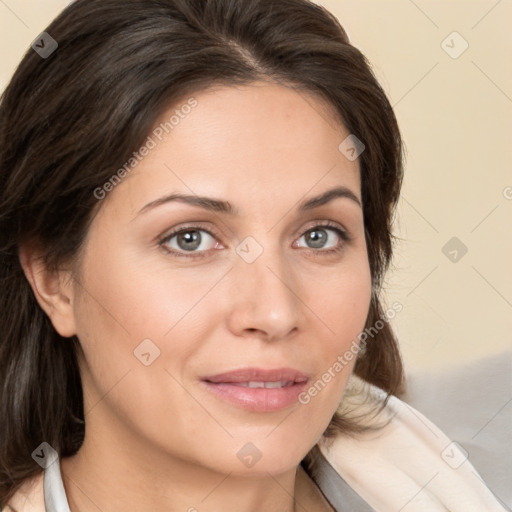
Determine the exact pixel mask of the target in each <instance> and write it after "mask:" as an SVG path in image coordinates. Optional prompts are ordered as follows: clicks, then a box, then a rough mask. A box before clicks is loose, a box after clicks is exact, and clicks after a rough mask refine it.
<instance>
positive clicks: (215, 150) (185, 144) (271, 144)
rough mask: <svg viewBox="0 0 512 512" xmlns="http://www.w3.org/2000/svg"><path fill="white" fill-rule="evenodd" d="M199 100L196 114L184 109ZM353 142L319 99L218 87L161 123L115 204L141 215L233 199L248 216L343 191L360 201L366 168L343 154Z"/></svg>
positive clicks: (262, 87) (268, 87) (271, 87)
mask: <svg viewBox="0 0 512 512" xmlns="http://www.w3.org/2000/svg"><path fill="white" fill-rule="evenodd" d="M191 98H193V100H194V105H195V106H194V107H193V108H186V109H185V108H182V107H183V105H186V104H191V102H190V101H188V100H190V99H191ZM171 120H172V122H171ZM348 135H349V133H348V131H347V130H346V128H345V127H344V126H343V125H342V124H341V123H340V122H339V121H337V119H336V116H335V115H334V113H333V108H332V107H331V106H330V105H328V104H327V102H326V101H325V100H323V99H321V98H319V97H317V96H316V95H312V94H310V93H306V92H304V91H298V90H296V89H292V88H288V87H284V86H281V85H276V84H268V83H256V84H251V85H245V86H216V87H214V88H210V89H207V90H205V91H202V92H199V93H196V94H192V95H191V97H188V98H186V97H185V98H184V99H183V100H181V102H177V103H175V104H174V105H173V107H172V108H170V109H168V110H167V111H165V112H164V113H163V114H162V115H161V116H160V118H159V119H158V120H157V122H156V124H155V126H154V128H153V130H152V132H151V133H150V134H149V136H150V137H151V139H152V141H153V142H154V147H152V149H151V150H150V151H149V153H148V154H147V155H146V156H144V158H143V159H141V161H140V162H139V163H137V166H136V167H135V168H134V169H133V170H132V171H130V173H129V176H128V178H129V179H126V180H124V181H125V183H122V184H121V185H120V186H118V187H116V190H115V191H114V192H113V193H112V195H113V196H116V197H115V198H114V197H112V199H114V200H121V196H122V199H123V202H125V204H127V205H130V208H131V210H132V211H133V210H136V209H137V210H138V209H140V208H141V207H142V206H144V204H145V203H146V202H149V201H152V200H154V199H155V198H156V195H157V194H158V195H161V194H163V193H164V192H168V193H169V192H182V193H187V194H198V195H208V196H216V197H224V198H229V199H230V200H231V201H232V202H233V203H236V204H237V206H240V208H241V209H243V206H244V204H248V205H249V204H250V203H251V202H257V203H259V205H260V207H265V206H268V207H273V206H274V205H275V203H276V201H277V202H283V201H284V202H290V201H294V202H295V201H297V200H299V199H300V198H301V197H304V196H306V195H318V193H320V192H322V191H324V190H326V189H328V188H330V187H332V186H336V185H344V186H347V187H350V188H351V189H352V190H353V191H354V192H355V194H356V195H358V196H359V197H360V194H359V189H360V176H359V164H358V161H357V160H356V161H351V160H349V159H347V158H346V157H345V156H344V154H343V153H342V152H341V151H340V150H339V146H340V143H341V142H342V141H343V140H344V139H345V138H346V137H347V136H348ZM160 139H161V140H160ZM152 146H153V144H152ZM308 191H310V192H311V193H310V194H308ZM237 198H238V201H237V200H236V199H237Z"/></svg>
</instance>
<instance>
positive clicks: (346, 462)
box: [2, 376, 510, 512]
mask: <svg viewBox="0 0 512 512" xmlns="http://www.w3.org/2000/svg"><path fill="white" fill-rule="evenodd" d="M384 397H385V393H384V392H383V391H382V390H380V389H379V388H376V387H375V386H369V385H367V384H365V383H363V381H361V380H360V379H358V378H357V377H355V376H354V377H353V378H351V383H350V385H349V387H348V388H347V391H346V393H345V396H344V399H343V401H342V404H341V405H340V412H342V413H343V414H344V416H346V417H350V416H352V417H353V416H355V415H361V414H363V415H364V416H365V424H367V425H368V426H371V427H379V426H380V427H381V428H379V429H377V430H373V431H368V432H365V433H363V434H357V435H355V436H349V435H346V434H337V435H336V436H335V437H332V438H326V437H324V436H322V437H321V438H320V440H319V441H318V443H317V444H316V446H315V447H314V448H313V450H311V452H310V454H308V457H306V458H305V459H304V461H303V463H302V465H303V467H304V469H305V470H306V472H307V473H308V474H309V475H310V477H311V478H312V480H313V481H314V482H315V483H316V485H317V486H318V487H319V488H320V490H321V492H322V493H323V495H324V496H325V497H326V499H327V500H328V501H329V503H330V504H331V506H332V507H333V508H334V509H335V510H336V512H398V511H403V512H510V509H509V508H507V506H506V505H505V504H502V503H501V502H500V500H499V498H498V497H496V496H494V494H493V493H492V492H491V491H490V489H489V488H488V487H487V486H486V485H485V483H484V482H483V481H482V479H481V478H480V476H479V475H478V473H477V472H476V470H475V468H474V467H473V466H472V464H471V463H470V462H469V460H468V458H467V455H466V453H465V451H464V449H463V448H462V447H459V446H458V445H457V444H456V443H453V442H452V441H451V440H450V439H449V438H447V437H446V435H445V434H444V433H443V432H441V431H440V430H439V429H438V428H437V427H436V426H435V425H434V424H433V423H432V422H431V421H429V420H428V419H427V418H425V416H423V415H422V414H421V413H420V412H419V411H417V410H416V409H414V408H412V407H411V406H409V405H407V404H406V403H405V402H403V401H401V400H400V399H398V398H396V397H391V398H390V399H389V401H388V402H387V404H386V406H385V407H384V409H383V410H382V412H380V414H378V415H376V414H375V411H376V408H377V406H378V404H379V403H380V402H382V400H383V398H384ZM383 425H384V426H383ZM469 456H470V454H469ZM41 490H44V495H43V498H44V504H45V507H46V512H70V509H69V505H68V502H67V498H66V494H65V489H64V485H63V483H62V478H61V472H60V461H59V459H57V460H56V461H55V462H54V463H53V464H51V465H50V466H49V467H47V468H46V469H45V470H44V476H43V478H42V479H40V480H39V483H38V484H37V485H36V486H35V487H32V488H31V490H30V493H28V495H27V494H25V496H27V500H26V501H24V497H23V493H20V492H18V493H17V494H16V495H15V496H14V497H13V499H12V500H11V502H10V503H11V506H12V507H13V509H14V510H15V511H16V512H42V511H43V510H44V509H43V508H42V507H41V506H40V505H39V506H38V503H40V501H39V502H38V492H39V496H40V495H41V494H43V493H42V492H41ZM20 491H21V490H20ZM4 510H5V512H7V511H9V509H8V508H5V509H4ZM2 512H4V511H2ZM9 512H10V511H9ZM312 512H313V511H312Z"/></svg>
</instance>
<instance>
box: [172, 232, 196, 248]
mask: <svg viewBox="0 0 512 512" xmlns="http://www.w3.org/2000/svg"><path fill="white" fill-rule="evenodd" d="M191 233H192V234H191ZM182 241H184V242H186V244H185V245H184V246H183V247H182V246H181V244H180V242H182ZM178 244H179V245H180V248H182V249H185V250H193V249H197V247H199V246H200V245H201V235H199V234H198V232H197V231H185V232H184V233H181V234H180V235H179V236H178Z"/></svg>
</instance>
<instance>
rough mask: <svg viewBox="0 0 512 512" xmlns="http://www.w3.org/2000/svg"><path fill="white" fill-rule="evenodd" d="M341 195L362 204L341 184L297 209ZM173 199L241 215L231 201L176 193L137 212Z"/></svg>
mask: <svg viewBox="0 0 512 512" xmlns="http://www.w3.org/2000/svg"><path fill="white" fill-rule="evenodd" d="M339 197H343V198H346V199H350V200H351V201H354V202H355V203H357V204H358V205H359V206H360V207H361V206H362V205H361V201H360V200H359V199H358V197H357V196H356V195H355V194H354V193H353V192H352V191H351V190H350V189H349V188H347V187H343V186H340V187H336V188H333V189H330V190H327V191H326V192H323V193H322V194H320V195H319V196H316V197H312V198H310V199H307V200H306V201H303V202H302V203H300V205H299V206H298V208H297V209H298V211H299V213H303V212H306V211H309V210H313V209H314V208H319V207H320V206H323V205H324V204H327V203H329V202H330V201H332V200H333V199H337V198H339ZM172 201H178V202H181V203H185V204H190V205H193V206H198V207H200V208H203V209H205V210H209V211H212V212H216V213H223V214H225V215H231V216H235V215H239V211H238V209H237V208H235V207H234V206H233V205H232V204H231V203H230V202H229V201H223V200H221V199H215V198H212V197H204V196H197V195H187V194H178V193H174V194H169V195H166V196H163V197H160V198H159V199H155V200H154V201H151V202H150V203H148V204H146V205H145V206H144V207H143V208H142V209H141V210H140V211H139V213H137V216H138V215H140V214H141V213H143V212H146V211H148V210H151V209H153V208H156V207H157V206H160V205H163V204H166V203H170V202H172Z"/></svg>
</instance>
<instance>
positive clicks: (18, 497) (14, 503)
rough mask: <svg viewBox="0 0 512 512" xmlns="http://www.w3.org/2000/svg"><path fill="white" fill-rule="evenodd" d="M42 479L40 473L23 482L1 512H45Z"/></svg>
mask: <svg viewBox="0 0 512 512" xmlns="http://www.w3.org/2000/svg"><path fill="white" fill-rule="evenodd" d="M43 478H44V472H42V471H41V472H40V473H38V474H37V475H34V476H32V477H30V478H28V479H27V480H25V481H24V482H23V484H22V485H21V487H20V488H19V489H18V490H17V491H16V493H15V494H14V495H13V496H12V497H11V499H10V500H9V501H8V502H7V504H6V506H5V507H4V508H3V509H2V511H1V512H45V510H46V508H45V505H44V492H43Z"/></svg>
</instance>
